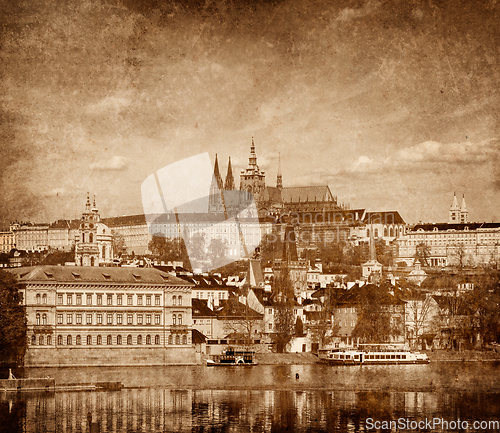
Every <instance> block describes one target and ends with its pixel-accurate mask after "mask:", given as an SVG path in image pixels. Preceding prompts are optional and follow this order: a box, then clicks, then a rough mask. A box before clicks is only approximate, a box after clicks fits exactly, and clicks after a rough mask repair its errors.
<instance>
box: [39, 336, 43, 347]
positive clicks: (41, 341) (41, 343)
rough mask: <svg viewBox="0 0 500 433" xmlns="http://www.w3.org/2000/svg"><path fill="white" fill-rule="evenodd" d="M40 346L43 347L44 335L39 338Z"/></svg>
mask: <svg viewBox="0 0 500 433" xmlns="http://www.w3.org/2000/svg"><path fill="white" fill-rule="evenodd" d="M38 344H39V345H40V346H43V335H40V336H39V337H38Z"/></svg>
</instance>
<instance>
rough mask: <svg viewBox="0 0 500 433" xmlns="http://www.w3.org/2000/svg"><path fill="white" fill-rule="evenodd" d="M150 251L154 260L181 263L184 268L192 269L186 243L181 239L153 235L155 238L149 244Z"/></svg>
mask: <svg viewBox="0 0 500 433" xmlns="http://www.w3.org/2000/svg"><path fill="white" fill-rule="evenodd" d="M148 249H149V251H151V253H152V255H153V257H154V258H156V259H157V260H162V261H164V262H168V261H181V262H183V264H184V267H185V268H187V269H190V262H189V257H188V255H187V252H186V247H185V246H184V242H183V240H182V239H180V238H165V237H163V236H159V235H153V238H152V239H151V241H150V242H149V244H148Z"/></svg>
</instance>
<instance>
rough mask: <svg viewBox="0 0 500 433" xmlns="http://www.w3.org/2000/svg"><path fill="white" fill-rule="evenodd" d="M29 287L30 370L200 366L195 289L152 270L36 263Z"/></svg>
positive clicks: (23, 275) (25, 275)
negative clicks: (193, 337)
mask: <svg viewBox="0 0 500 433" xmlns="http://www.w3.org/2000/svg"><path fill="white" fill-rule="evenodd" d="M10 272H12V273H13V274H14V275H16V276H17V278H18V281H19V282H21V283H23V284H24V285H25V287H26V288H25V289H24V290H23V300H24V304H25V305H26V314H27V322H28V350H27V353H26V365H27V366H30V367H36V366H38V367H42V366H74V365H80V366H83V365H89V366H95V365H100V366H103V365H140V366H146V365H165V364H176V363H194V362H195V361H196V360H195V358H194V349H193V346H192V343H191V329H192V322H191V286H192V285H191V284H190V283H188V282H186V281H183V280H181V279H179V278H176V277H175V276H172V275H170V274H167V273H165V272H161V271H159V270H157V269H153V268H118V267H105V268H103V267H90V266H88V267H86V266H83V267H82V266H36V267H27V268H16V269H12V270H10Z"/></svg>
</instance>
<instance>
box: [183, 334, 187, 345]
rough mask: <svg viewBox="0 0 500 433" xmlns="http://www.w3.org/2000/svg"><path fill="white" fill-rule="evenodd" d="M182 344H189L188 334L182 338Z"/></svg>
mask: <svg viewBox="0 0 500 433" xmlns="http://www.w3.org/2000/svg"><path fill="white" fill-rule="evenodd" d="M182 344H187V335H186V334H184V335H183V336H182Z"/></svg>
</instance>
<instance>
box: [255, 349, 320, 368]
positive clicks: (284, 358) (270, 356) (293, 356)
mask: <svg viewBox="0 0 500 433" xmlns="http://www.w3.org/2000/svg"><path fill="white" fill-rule="evenodd" d="M255 360H256V361H257V364H261V365H301V364H316V363H317V362H318V357H317V356H316V355H314V354H312V353H303V352H300V353H256V354H255Z"/></svg>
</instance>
